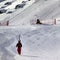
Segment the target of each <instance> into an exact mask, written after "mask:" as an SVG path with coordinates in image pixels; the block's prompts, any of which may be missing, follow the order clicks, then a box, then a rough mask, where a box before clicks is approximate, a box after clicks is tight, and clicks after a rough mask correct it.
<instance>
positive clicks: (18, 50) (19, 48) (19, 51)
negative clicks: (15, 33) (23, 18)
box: [16, 35, 22, 55]
mask: <svg viewBox="0 0 60 60" xmlns="http://www.w3.org/2000/svg"><path fill="white" fill-rule="evenodd" d="M19 37H20V35H19ZM16 47H17V52H18V54H19V55H21V47H22V43H21V40H20V38H19V41H18V43H17V44H16Z"/></svg>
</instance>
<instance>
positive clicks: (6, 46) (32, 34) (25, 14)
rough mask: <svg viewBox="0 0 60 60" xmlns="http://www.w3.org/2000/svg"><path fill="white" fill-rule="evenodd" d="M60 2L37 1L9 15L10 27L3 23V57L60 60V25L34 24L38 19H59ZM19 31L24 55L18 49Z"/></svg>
mask: <svg viewBox="0 0 60 60" xmlns="http://www.w3.org/2000/svg"><path fill="white" fill-rule="evenodd" d="M59 4H60V2H59V0H36V1H35V2H34V3H33V4H32V5H31V6H29V7H28V8H26V9H24V10H23V11H21V10H20V9H18V10H16V11H15V12H14V13H13V14H11V15H7V16H8V17H7V18H6V19H8V20H9V22H10V24H9V26H0V60H60V26H59V25H39V24H38V25H31V24H30V21H31V20H35V19H37V18H39V19H41V20H44V19H45V20H48V19H55V18H59V16H60V14H59V12H60V7H59ZM5 15H6V14H5ZM0 16H2V15H0ZM1 21H2V20H1ZM19 34H20V35H21V42H22V54H21V56H20V55H18V53H17V51H16V44H17V42H18V38H19V37H18V36H19Z"/></svg>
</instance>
